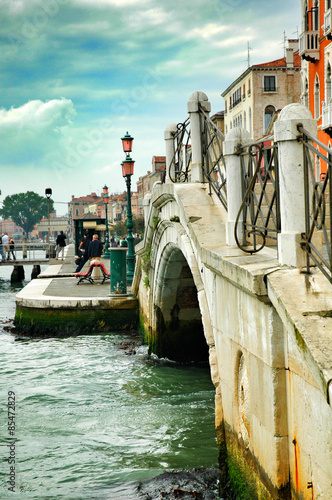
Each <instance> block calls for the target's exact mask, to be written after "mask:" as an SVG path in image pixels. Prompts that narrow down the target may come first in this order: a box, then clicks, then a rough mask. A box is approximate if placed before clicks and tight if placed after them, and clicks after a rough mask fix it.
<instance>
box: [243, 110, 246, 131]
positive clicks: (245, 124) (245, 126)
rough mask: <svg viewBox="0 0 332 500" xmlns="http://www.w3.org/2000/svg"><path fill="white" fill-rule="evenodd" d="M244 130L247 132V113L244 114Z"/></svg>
mask: <svg viewBox="0 0 332 500" xmlns="http://www.w3.org/2000/svg"><path fill="white" fill-rule="evenodd" d="M243 128H245V129H246V130H247V114H246V112H245V111H244V112H243Z"/></svg>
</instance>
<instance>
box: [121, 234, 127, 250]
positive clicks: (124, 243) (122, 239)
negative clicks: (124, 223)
mask: <svg viewBox="0 0 332 500" xmlns="http://www.w3.org/2000/svg"><path fill="white" fill-rule="evenodd" d="M120 247H122V248H123V247H125V248H127V247H128V242H127V240H126V238H125V236H122V238H121V242H120Z"/></svg>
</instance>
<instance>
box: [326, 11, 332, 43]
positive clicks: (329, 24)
mask: <svg viewBox="0 0 332 500" xmlns="http://www.w3.org/2000/svg"><path fill="white" fill-rule="evenodd" d="M324 35H325V36H326V38H329V39H331V38H332V9H328V10H327V11H326V12H325V13H324Z"/></svg>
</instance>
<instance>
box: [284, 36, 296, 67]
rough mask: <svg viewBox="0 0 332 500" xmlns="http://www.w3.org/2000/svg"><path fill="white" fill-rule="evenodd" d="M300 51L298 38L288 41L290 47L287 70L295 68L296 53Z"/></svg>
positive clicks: (288, 48) (287, 51)
mask: <svg viewBox="0 0 332 500" xmlns="http://www.w3.org/2000/svg"><path fill="white" fill-rule="evenodd" d="M298 50H299V41H298V40H297V39H296V38H292V39H289V40H288V47H287V49H286V66H287V68H293V67H294V52H297V51H298Z"/></svg>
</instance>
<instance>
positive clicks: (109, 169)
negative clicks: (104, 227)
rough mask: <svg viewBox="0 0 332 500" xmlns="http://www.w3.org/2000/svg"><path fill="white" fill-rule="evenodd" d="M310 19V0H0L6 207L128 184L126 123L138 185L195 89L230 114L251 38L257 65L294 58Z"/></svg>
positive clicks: (0, 168)
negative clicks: (49, 193)
mask: <svg viewBox="0 0 332 500" xmlns="http://www.w3.org/2000/svg"><path fill="white" fill-rule="evenodd" d="M300 25H301V20H300V1H299V0H295V1H291V2H289V1H287V2H286V0H281V1H279V2H273V3H272V2H268V1H267V0H247V1H244V0H181V1H179V0H177V1H176V0H158V1H157V0H0V28H1V31H0V33H1V35H0V44H1V47H0V54H1V56H0V57H1V69H0V75H1V77H0V78H1V80H0V86H1V93H0V135H1V136H0V189H1V191H2V195H1V197H0V202H1V200H2V199H3V198H4V197H5V196H6V195H8V194H13V193H15V192H24V191H27V190H33V191H36V192H38V193H39V194H41V195H43V194H44V191H45V188H46V187H51V188H52V189H53V199H54V200H55V201H56V202H67V201H69V200H70V198H71V195H72V194H74V195H75V196H82V195H86V194H88V193H90V192H91V191H96V192H100V190H101V188H102V186H103V185H104V184H105V183H106V184H107V185H108V186H109V188H110V191H111V192H121V191H123V190H124V188H125V183H124V180H123V178H122V176H121V167H120V164H121V161H122V160H123V159H124V153H123V152H122V145H121V140H120V138H121V137H122V135H123V134H124V133H125V132H126V131H127V130H128V131H129V132H130V134H131V135H132V136H134V138H135V140H134V144H133V146H134V148H133V153H132V157H133V159H134V160H135V161H136V163H135V174H134V177H133V183H134V186H135V184H136V181H137V179H138V177H139V176H140V175H144V174H145V173H146V171H147V170H149V169H151V160H152V156H154V155H164V154H165V147H164V140H163V137H164V130H165V128H166V127H167V125H169V124H170V123H173V122H176V123H177V122H182V121H184V120H185V119H186V116H187V111H186V110H187V101H188V98H189V96H190V94H191V93H192V92H195V91H197V90H200V91H203V92H205V93H206V94H207V95H208V97H209V100H210V102H211V106H212V114H213V113H215V112H217V111H220V110H221V109H223V106H224V105H223V99H222V98H221V96H220V94H221V93H222V92H223V90H225V89H226V88H227V86H228V85H229V84H230V83H231V82H232V81H233V80H234V79H235V78H236V77H237V76H239V75H240V74H241V73H242V72H243V71H244V70H245V69H246V67H247V61H246V59H247V43H248V42H249V43H250V46H251V47H252V50H251V51H250V58H251V59H250V60H251V64H256V63H260V62H266V61H269V60H273V59H277V58H279V57H283V55H284V54H283V43H282V42H283V34H284V32H285V33H286V36H287V37H288V38H294V37H296V33H297V29H298V27H300ZM56 208H57V211H58V213H59V214H60V215H62V214H64V213H65V211H66V205H64V204H63V203H62V204H61V203H59V204H56Z"/></svg>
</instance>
